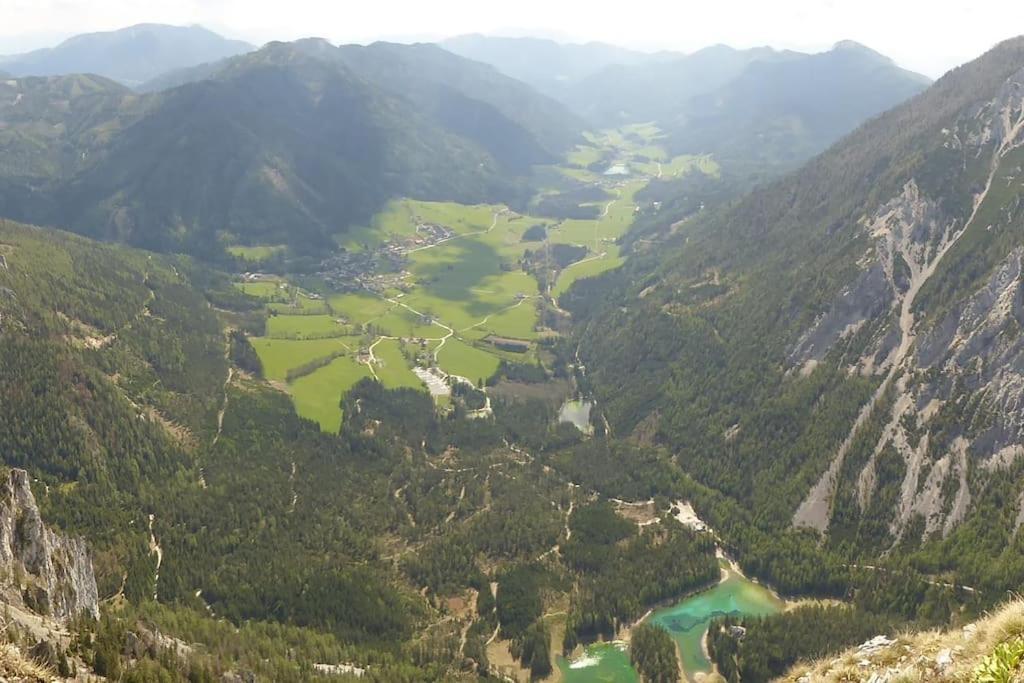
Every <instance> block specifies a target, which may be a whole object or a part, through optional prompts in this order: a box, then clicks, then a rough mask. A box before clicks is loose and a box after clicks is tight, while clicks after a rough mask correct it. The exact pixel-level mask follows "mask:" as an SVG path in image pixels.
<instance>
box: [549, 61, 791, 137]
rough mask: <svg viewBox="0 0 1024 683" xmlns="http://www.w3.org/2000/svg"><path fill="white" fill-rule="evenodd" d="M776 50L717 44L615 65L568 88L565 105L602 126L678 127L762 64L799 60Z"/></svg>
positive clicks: (564, 95) (592, 74)
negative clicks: (695, 102)
mask: <svg viewBox="0 0 1024 683" xmlns="http://www.w3.org/2000/svg"><path fill="white" fill-rule="evenodd" d="M796 56H797V53H789V52H776V51H775V50H772V49H771V48H753V49H749V50H736V49H734V48H731V47H728V46H726V45H714V46H711V47H707V48H704V49H702V50H698V51H697V52H694V53H693V54H689V55H680V54H674V55H669V56H666V57H665V58H664V59H661V60H648V61H646V62H634V63H632V64H629V63H626V64H621V63H619V64H611V65H608V66H606V67H604V68H602V69H600V70H598V71H595V72H594V73H591V74H589V75H587V76H586V77H584V78H581V79H579V80H578V81H576V82H574V83H569V84H566V86H565V87H564V88H563V91H562V93H561V95H560V97H561V99H562V101H564V102H565V103H566V104H568V105H569V106H570V107H572V108H573V109H574V110H575V111H577V112H579V113H580V114H581V115H583V116H585V117H586V118H587V120H589V121H592V122H593V123H594V125H597V126H600V127H609V126H618V125H622V124H623V123H630V122H637V121H657V122H658V123H659V124H665V123H667V122H673V121H674V120H675V119H676V118H678V117H679V116H680V112H681V111H684V110H685V109H686V108H687V107H688V105H689V103H690V101H691V100H692V99H693V98H695V97H697V96H699V95H705V94H708V93H715V92H717V91H718V90H719V89H721V88H723V87H725V86H726V85H728V84H729V83H731V82H732V81H733V80H735V79H736V78H738V77H739V76H740V75H741V74H742V73H743V72H744V70H745V69H746V68H747V67H748V66H750V65H751V64H754V63H756V62H772V61H777V60H785V59H787V58H795V57H796Z"/></svg>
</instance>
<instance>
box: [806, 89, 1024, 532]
mask: <svg viewBox="0 0 1024 683" xmlns="http://www.w3.org/2000/svg"><path fill="white" fill-rule="evenodd" d="M931 135H932V136H933V142H934V144H933V151H932V152H930V154H929V158H927V159H926V161H925V162H924V163H922V164H920V165H919V166H918V167H917V168H916V169H915V170H914V171H913V173H912V174H911V175H910V177H909V178H907V179H906V181H905V183H904V184H903V187H902V189H901V191H900V192H899V193H898V194H896V195H895V196H893V197H891V198H890V199H888V200H886V201H883V202H882V203H881V204H880V205H879V206H877V208H876V209H875V210H874V211H873V213H871V214H868V215H866V216H865V217H864V218H863V219H862V220H861V222H860V230H862V231H863V234H864V235H865V237H866V241H867V243H868V244H869V247H868V249H867V251H866V252H865V253H864V254H863V255H862V256H861V257H860V259H859V261H858V266H859V268H860V273H859V275H857V276H856V277H855V279H853V280H852V281H851V282H850V284H849V285H848V286H847V287H846V288H844V289H843V290H842V291H841V292H839V294H838V295H837V296H836V298H835V300H834V301H833V302H832V305H831V306H830V307H829V309H828V310H827V311H825V312H824V313H822V314H821V315H819V316H818V317H817V319H816V320H815V321H814V323H813V325H811V326H810V327H809V328H808V329H807V330H806V331H805V332H804V333H803V335H801V336H800V338H799V340H798V341H797V343H796V344H795V345H794V347H793V348H792V350H791V354H790V363H791V365H792V369H793V370H794V371H797V370H799V372H800V373H801V374H804V375H806V374H809V373H810V372H811V371H813V369H814V368H815V367H816V366H817V365H818V364H819V363H821V362H837V363H839V364H841V365H845V366H847V367H848V371H849V373H850V374H851V375H854V374H859V375H861V376H865V377H875V378H877V379H878V380H879V384H878V385H877V390H876V391H875V393H874V395H873V396H872V397H871V399H870V401H869V402H868V403H867V404H865V405H864V406H863V408H862V410H861V412H860V414H859V416H858V419H857V420H856V422H855V423H854V425H853V426H852V428H851V430H850V432H849V435H848V437H847V439H846V440H845V441H843V443H842V444H841V445H840V447H839V448H838V449H837V450H836V451H835V453H834V455H833V456H832V459H831V463H830V465H829V467H828V468H827V469H826V471H825V472H824V473H823V474H822V475H821V477H820V479H819V480H818V482H817V484H816V485H815V486H814V487H813V488H812V489H811V491H810V492H809V493H808V495H807V496H806V498H805V499H804V501H803V503H802V504H801V505H800V507H799V509H798V510H797V511H796V514H795V515H794V519H793V521H794V524H795V525H797V526H803V527H810V528H814V529H816V530H818V531H821V532H826V531H827V530H828V529H829V526H830V522H831V520H832V518H833V517H834V515H835V506H836V499H837V496H838V495H842V493H843V491H842V489H843V488H844V487H845V489H846V493H847V494H848V495H852V496H853V497H854V498H855V500H856V504H857V507H858V508H859V511H860V513H861V514H863V513H865V512H866V511H867V510H868V509H869V507H870V506H871V504H872V500H873V497H874V496H875V495H876V494H877V492H878V490H879V488H880V486H881V485H883V484H888V483H890V482H889V481H885V480H884V479H891V477H892V476H893V475H894V474H895V475H897V476H898V477H899V478H900V481H899V485H898V493H897V494H896V495H895V496H894V499H893V500H890V501H887V502H886V505H887V506H888V505H893V508H894V509H893V510H892V513H891V517H890V518H889V521H888V526H889V532H890V534H891V536H892V537H893V539H894V542H895V541H898V540H900V539H901V538H902V537H903V536H904V534H906V533H907V532H908V529H913V530H914V531H913V533H914V534H915V535H920V536H923V537H925V538H927V537H930V536H932V535H935V534H941V535H943V536H945V535H948V534H949V533H950V532H951V530H952V529H953V528H954V527H955V526H956V525H957V524H958V523H959V522H961V521H962V520H963V519H964V518H965V516H966V515H967V513H968V512H969V510H970V509H971V505H972V497H974V496H976V494H977V491H978V490H979V489H980V488H982V487H984V486H985V480H986V477H991V476H999V473H1000V472H1005V471H1006V470H1007V469H1008V468H1010V467H1012V466H1013V465H1014V463H1015V461H1016V460H1017V459H1018V458H1019V457H1020V456H1021V455H1022V454H1024V335H1022V334H1021V331H1022V326H1024V280H1022V277H1021V266H1022V263H1021V262H1022V256H1024V173H1022V168H1024V69H1021V70H1019V71H1017V72H1016V73H1014V74H1013V75H1012V76H1011V77H1010V78H1009V79H1007V80H1006V82H1005V83H1003V85H1002V87H1000V88H999V90H998V91H997V92H996V93H995V96H994V97H992V98H991V99H990V100H988V101H983V102H978V103H972V105H971V106H969V107H968V108H966V109H965V110H963V111H961V112H960V113H959V115H958V117H957V118H956V119H955V121H953V122H952V123H949V124H947V125H946V126H944V127H942V128H941V129H938V130H934V131H932V133H931ZM936 169H941V170H940V172H941V173H942V174H943V177H942V178H941V182H936V179H935V177H934V175H930V174H934V173H935V170H936ZM917 176H920V178H918V177H917ZM871 424H873V425H875V427H874V430H875V431H874V432H871V431H869V429H871V428H870V426H869V425H871ZM878 425H881V428H880V429H879V428H878ZM856 439H869V440H870V441H871V443H872V447H871V448H868V449H866V451H865V449H861V450H862V452H861V454H860V455H859V456H858V457H857V458H855V459H854V461H852V462H850V461H849V458H850V455H851V449H852V448H853V446H854V443H855V440H856ZM882 459H885V463H884V464H885V468H886V472H887V476H886V478H881V477H880V476H879V474H878V472H879V462H880V460H882ZM972 489H973V490H972ZM1021 503H1022V504H1024V495H1022V498H1021ZM1021 521H1024V507H1022V508H1021V512H1020V514H1019V515H1018V526H1019V525H1020V522H1021Z"/></svg>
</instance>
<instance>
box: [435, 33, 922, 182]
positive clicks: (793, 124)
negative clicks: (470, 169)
mask: <svg viewBox="0 0 1024 683" xmlns="http://www.w3.org/2000/svg"><path fill="white" fill-rule="evenodd" d="M516 40H517V39H503V38H487V37H483V36H472V37H467V38H461V39H453V40H451V41H446V42H444V43H442V46H444V47H445V48H447V49H449V50H452V51H454V52H456V53H457V54H462V55H465V56H468V57H471V58H473V59H478V60H480V61H483V62H486V63H489V64H493V65H494V66H495V67H496V68H498V69H500V70H502V71H503V72H504V73H506V74H509V75H511V76H514V77H517V78H522V79H523V80H525V81H526V82H528V83H531V84H534V85H535V86H536V87H538V88H541V89H543V90H544V91H545V92H548V93H549V94H551V96H552V97H554V98H556V99H558V100H559V101H561V102H563V103H565V104H566V105H567V106H568V107H569V108H570V109H572V110H573V111H575V112H576V113H578V114H579V115H580V116H582V117H583V118H584V119H585V120H586V121H588V122H589V123H590V125H591V126H592V127H595V128H603V127H616V126H621V125H624V124H629V123H640V122H650V121H653V122H656V123H657V124H658V126H659V127H660V128H661V129H662V130H663V131H665V133H666V134H667V138H668V139H667V146H668V147H669V148H670V150H671V151H672V153H674V154H678V153H687V154H704V153H712V154H714V155H715V157H716V159H719V160H721V161H722V163H723V165H724V166H725V167H726V168H727V169H730V168H732V169H733V171H735V172H740V173H749V172H754V173H758V174H764V173H771V174H778V172H779V171H780V170H789V169H792V168H794V167H795V166H797V165H798V164H799V163H801V162H803V161H805V160H807V159H809V158H810V157H812V156H813V155H815V154H817V153H819V152H821V151H822V150H824V149H825V148H826V147H828V146H829V145H830V144H832V143H834V142H835V141H837V140H838V139H839V138H840V137H842V136H843V135H845V134H846V133H848V132H850V131H851V130H853V129H854V128H855V127H856V126H857V125H858V124H860V123H861V122H862V121H864V120H866V119H867V118H870V117H871V116H875V115H877V114H880V113H881V112H883V111H885V110H886V109H888V108H890V107H892V106H895V105H896V104H899V103H900V102H903V101H904V100H906V99H907V98H908V97H910V96H912V95H915V94H917V93H918V92H920V91H921V90H923V89H924V88H925V87H927V86H928V84H929V83H930V80H929V79H928V78H927V77H925V76H922V75H920V74H915V73H912V72H910V71H906V70H904V69H901V68H899V67H898V66H897V65H896V64H894V63H893V62H892V60H890V59H888V58H886V57H884V56H883V55H880V54H878V53H877V52H874V51H873V50H870V49H868V48H866V47H864V46H862V45H858V44H857V43H853V42H851V41H844V42H841V43H838V44H837V45H835V46H834V47H833V48H832V49H830V50H827V51H825V52H821V53H817V54H805V53H801V52H794V51H779V50H773V49H771V48H768V47H762V48H752V49H745V50H737V49H734V48H731V47H729V46H726V45H714V46H711V47H707V48H704V49H702V50H698V51H696V52H694V53H692V54H687V55H684V54H679V53H669V52H665V53H657V54H650V55H643V54H642V53H633V52H614V51H610V50H605V51H602V52H601V54H600V55H599V56H597V57H594V58H593V59H592V60H591V61H589V62H587V64H588V65H589V66H588V67H587V68H584V67H583V66H578V67H574V65H575V64H576V60H577V59H580V58H581V51H582V50H583V48H584V47H588V46H574V45H559V44H557V43H551V44H548V43H544V46H543V47H544V49H533V50H530V49H526V46H525V45H523V46H519V44H518V43H517V42H516ZM527 42H529V41H527ZM516 47H521V48H522V49H516ZM591 49H592V50H596V49H597V48H596V47H592V48H591ZM559 65H561V66H559ZM563 72H564V74H563ZM555 74H561V75H558V76H557V79H554V80H553V79H552V76H553V75H555Z"/></svg>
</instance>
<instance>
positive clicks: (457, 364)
mask: <svg viewBox="0 0 1024 683" xmlns="http://www.w3.org/2000/svg"><path fill="white" fill-rule="evenodd" d="M498 363H499V360H498V357H497V356H496V355H494V354H492V353H488V352H487V351H483V350H481V349H478V348H476V347H475V346H470V345H469V344H467V343H465V342H463V341H460V340H458V339H455V338H452V339H449V340H448V341H447V342H445V345H444V346H443V347H442V348H441V351H440V352H439V353H438V354H437V364H438V365H439V366H440V367H441V369H442V370H444V371H445V372H447V373H448V374H450V375H459V376H461V377H465V378H467V379H469V380H471V381H472V382H473V383H474V384H477V383H479V381H480V380H485V379H487V378H488V377H490V376H491V375H493V374H494V372H495V370H497V369H498Z"/></svg>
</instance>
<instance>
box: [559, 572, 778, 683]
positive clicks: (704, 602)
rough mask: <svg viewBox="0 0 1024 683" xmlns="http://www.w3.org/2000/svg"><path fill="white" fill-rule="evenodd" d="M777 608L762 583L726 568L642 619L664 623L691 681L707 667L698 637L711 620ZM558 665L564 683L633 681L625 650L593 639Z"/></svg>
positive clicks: (632, 673)
mask: <svg viewBox="0 0 1024 683" xmlns="http://www.w3.org/2000/svg"><path fill="white" fill-rule="evenodd" d="M782 608H783V603H782V601H781V600H779V599H778V598H776V597H775V596H774V595H773V594H772V593H771V592H770V591H768V590H767V589H765V588H764V587H763V586H760V585H758V584H756V583H753V582H752V581H749V580H748V579H746V578H745V577H743V576H741V575H739V574H737V573H736V572H734V571H729V572H728V578H726V580H725V581H723V582H721V583H719V584H718V585H716V586H713V587H712V588H709V589H708V590H706V591H703V592H701V593H698V594H696V595H692V596H690V597H688V598H685V599H684V600H681V601H680V602H679V603H677V604H676V605H673V606H671V607H665V608H663V609H659V610H656V611H655V612H654V613H653V614H651V615H650V616H649V617H648V618H647V621H648V622H651V623H655V624H658V625H659V626H662V627H664V628H665V630H667V631H668V632H669V634H670V635H671V636H672V638H673V639H675V641H676V644H677V645H678V646H679V651H680V653H681V654H682V658H683V667H684V668H685V670H686V675H687V677H688V678H689V679H690V680H691V681H692V680H693V677H694V675H695V674H697V673H699V672H707V671H710V670H711V664H710V662H709V661H708V659H707V657H705V656H704V651H703V648H702V647H701V641H702V640H703V638H704V633H705V632H706V631H707V629H708V624H709V623H710V622H711V620H712V619H714V618H716V617H722V616H726V615H734V616H736V615H746V616H763V615H768V614H775V613H776V612H778V611H780V610H781V609H782ZM558 666H559V669H561V672H562V676H563V679H564V680H565V681H566V683H589V682H590V681H601V682H608V683H635V681H637V680H638V678H637V675H636V672H634V671H633V669H632V667H631V666H630V664H629V650H628V649H627V648H626V647H625V645H624V644H621V643H619V644H616V643H595V644H594V645H591V646H589V647H587V648H586V649H585V650H584V652H583V654H582V655H581V656H578V657H576V658H574V659H573V660H571V661H567V660H565V659H563V658H560V659H559V660H558Z"/></svg>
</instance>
